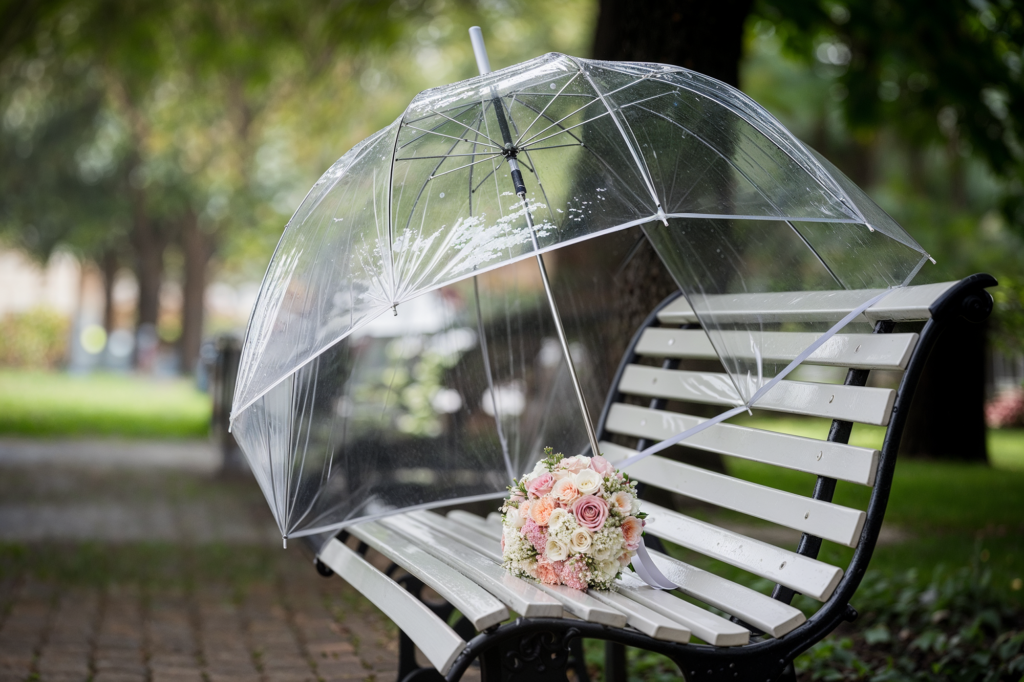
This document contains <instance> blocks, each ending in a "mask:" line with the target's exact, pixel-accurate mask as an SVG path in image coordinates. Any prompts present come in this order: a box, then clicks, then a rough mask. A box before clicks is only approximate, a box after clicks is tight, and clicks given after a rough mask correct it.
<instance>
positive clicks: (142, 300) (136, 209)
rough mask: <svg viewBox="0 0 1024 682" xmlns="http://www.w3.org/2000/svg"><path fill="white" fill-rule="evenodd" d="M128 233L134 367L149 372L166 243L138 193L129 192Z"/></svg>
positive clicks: (157, 318) (134, 191)
mask: <svg viewBox="0 0 1024 682" xmlns="http://www.w3.org/2000/svg"><path fill="white" fill-rule="evenodd" d="M132 204H133V206H132V212H133V215H132V229H131V234H130V236H129V239H130V241H131V245H132V249H133V251H134V252H135V279H136V280H137V281H138V285H139V300H138V308H137V313H136V322H135V367H136V368H137V369H140V370H142V371H151V370H152V369H153V364H154V362H155V360H156V348H157V336H156V328H157V322H158V321H159V318H160V285H161V283H162V282H163V276H164V250H165V249H166V247H167V241H166V239H165V238H164V237H163V235H162V234H160V231H159V230H158V229H157V226H156V225H155V224H154V222H153V220H152V219H151V218H150V216H149V215H148V214H147V212H146V205H145V196H144V194H143V192H142V191H141V190H133V191H132Z"/></svg>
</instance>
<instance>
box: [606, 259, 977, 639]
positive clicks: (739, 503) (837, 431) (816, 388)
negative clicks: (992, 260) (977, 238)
mask: <svg viewBox="0 0 1024 682" xmlns="http://www.w3.org/2000/svg"><path fill="white" fill-rule="evenodd" d="M992 284H994V280H992V278H990V277H988V276H977V275H976V276H973V277H972V278H968V279H967V280H963V281H962V282H960V283H957V282H949V283H943V284H933V285H925V286H916V287H907V288H906V289H903V290H899V291H896V292H894V293H892V294H891V295H889V296H887V297H886V298H885V299H883V300H882V301H880V302H879V303H878V304H877V305H876V306H875V307H872V308H869V309H868V310H867V311H866V312H865V313H864V318H866V319H867V321H869V322H871V323H873V325H874V333H870V334H865V333H840V334H838V335H837V336H835V337H833V339H832V340H831V341H829V342H828V343H826V344H825V345H824V346H822V347H821V348H820V349H819V350H818V351H817V352H815V353H814V354H813V355H812V356H811V357H810V358H809V359H808V360H807V361H806V363H805V364H811V365H824V366H831V367H842V368H846V369H847V370H848V371H847V374H846V381H845V382H844V384H842V385H837V384H825V383H811V382H805V381H792V380H783V381H782V382H781V383H780V384H779V385H778V386H777V387H776V388H775V389H773V390H772V391H771V392H769V393H768V394H766V395H765V396H764V398H763V399H762V400H761V401H760V402H759V403H758V404H757V408H759V409H763V410H771V411H774V412H779V413H787V414H792V415H807V416H814V417H824V418H827V419H831V420H832V425H831V428H830V429H829V433H828V436H827V438H825V439H824V440H819V439H815V438H807V437H802V436H794V435H787V434H782V433H776V432H771V431H765V430H760V429H754V428H747V427H742V426H736V425H733V424H729V423H722V424H717V425H715V426H712V427H710V428H708V429H706V430H704V431H702V432H700V433H698V434H697V435H695V436H693V437H691V438H690V439H688V440H687V441H686V442H685V443H683V445H685V446H686V447H688V448H694V449H697V450H703V451H707V452H711V453H717V454H719V455H725V456H728V457H736V458H741V459H746V460H752V461H756V462H761V463H764V464H768V465H773V466H777V467H783V468H786V469H792V470H797V471H802V472H806V473H808V474H813V475H814V476H817V477H818V478H817V483H816V485H815V486H814V489H813V491H812V490H808V491H807V493H808V494H807V495H798V494H793V493H791V492H786V491H782V490H777V489H774V488H771V487H767V486H763V485H758V484H755V483H751V482H748V481H745V480H741V479H739V478H735V477H732V476H729V475H726V474H722V473H717V472H714V471H710V470H707V469H703V468H700V467H697V466H693V465H690V464H686V463H683V462H680V461H675V460H673V459H670V458H668V457H663V456H660V455H652V456H649V457H647V458H646V459H643V460H641V461H639V462H637V463H635V464H633V465H632V466H631V467H630V468H629V469H628V473H629V474H630V476H631V477H632V478H634V479H635V480H637V481H640V482H641V483H643V484H646V485H650V486H656V487H658V488H662V489H665V490H668V491H671V492H673V493H678V494H681V495H684V496H686V497H689V498H693V499H695V500H699V501H701V502H703V503H707V504H711V505H715V506H717V507H720V508H723V509H726V510H731V511H733V512H740V513H742V514H745V515H748V516H752V517H756V518H757V519H761V520H763V521H767V522H770V523H772V524H777V525H779V526H783V527H785V528H788V529H792V531H796V532H798V533H794V537H795V536H796V534H802V537H801V540H800V542H799V546H798V547H797V548H796V550H795V551H794V550H793V549H789V548H785V547H779V546H776V545H774V544H772V543H769V542H765V541H762V540H757V539H753V538H751V537H747V536H745V535H743V534H741V533H738V532H735V531H734V530H730V529H728V528H723V527H720V526H717V525H715V524H713V523H709V522H707V521H701V520H698V519H696V518H692V517H691V516H688V515H686V514H683V513H679V512H677V511H673V510H670V509H665V508H661V507H658V506H656V505H652V504H649V503H645V507H646V509H645V511H648V512H649V513H650V514H651V516H652V519H653V523H651V524H650V525H649V526H648V528H647V531H648V533H649V534H650V535H654V536H655V537H659V538H661V539H664V540H668V541H671V542H673V543H675V544H677V545H680V546H682V547H684V548H686V549H688V550H691V551H693V552H697V553H699V554H702V555H704V556H706V557H710V558H712V559H716V560H718V561H721V562H724V563H726V564H731V565H732V566H735V567H737V568H740V569H742V570H744V571H746V572H748V573H751V574H753V575H756V576H759V577H761V578H764V579H767V580H769V581H771V582H772V583H775V588H774V590H773V596H775V597H776V599H779V600H781V601H784V602H787V603H788V602H789V601H790V600H791V599H792V597H793V595H794V594H795V593H801V594H804V595H807V596H809V597H812V598H814V599H816V600H819V601H822V602H827V601H829V600H830V599H832V598H833V597H837V598H839V599H841V600H843V603H842V604H841V606H842V608H843V609H845V608H846V602H845V600H846V599H848V598H849V596H850V595H851V594H852V592H853V590H855V589H856V586H857V584H858V583H859V580H860V577H861V575H862V574H863V570H864V568H865V567H866V564H867V561H868V560H869V558H870V554H871V551H872V548H873V547H874V544H875V541H876V540H877V535H878V531H879V528H880V525H881V515H882V514H884V509H885V502H886V500H887V497H888V491H889V485H890V483H891V475H892V464H893V462H894V458H895V455H896V448H897V447H898V444H899V437H900V435H901V434H900V432H901V430H902V424H903V421H904V419H905V414H903V413H904V412H905V411H906V409H907V407H909V400H910V396H911V394H912V391H913V385H914V383H916V375H917V374H919V372H920V366H921V364H923V361H924V357H926V356H927V352H928V350H929V349H930V345H929V344H930V343H931V342H932V341H933V338H932V337H933V336H934V335H935V334H936V333H937V331H936V330H935V329H934V322H935V320H932V318H933V316H935V315H936V314H938V313H941V315H940V316H941V317H943V318H956V317H959V314H962V313H964V312H965V309H964V306H965V305H966V306H967V310H966V311H967V312H968V313H969V312H970V310H971V309H972V308H971V306H972V305H973V306H974V308H973V309H977V308H978V307H979V306H980V307H981V308H984V307H985V302H984V300H982V301H981V302H980V303H979V302H978V301H973V302H968V303H965V300H967V299H970V298H971V296H975V297H977V296H978V295H980V296H983V297H987V296H988V295H987V293H985V292H984V291H983V287H985V286H991V285H992ZM846 299H850V300H846ZM862 300H864V298H863V294H862V293H858V294H856V295H855V296H847V295H845V292H827V293H821V294H816V293H811V294H809V293H807V292H798V293H796V294H786V293H780V294H749V295H738V296H732V297H730V300H729V304H730V308H729V310H728V313H727V314H728V315H734V316H735V317H734V319H733V321H735V322H743V321H748V320H750V319H751V318H756V319H759V320H761V321H774V322H794V321H799V322H808V321H812V322H831V321H835V320H838V319H841V318H842V317H843V316H844V315H845V314H847V313H849V312H850V310H852V309H853V308H854V307H856V305H857V303H858V301H862ZM794 301H800V305H799V307H796V306H794ZM988 301H989V302H990V301H991V299H990V298H989V299H988ZM950 306H952V308H950ZM722 308H723V306H717V308H716V309H718V310H722ZM950 309H952V310H953V312H955V313H957V314H956V315H952V316H951V315H950V314H949V310H950ZM989 309H990V307H989ZM976 312H977V310H976ZM981 312H983V313H984V315H987V310H983V311H981ZM984 315H981V317H982V318H983V317H984ZM719 319H723V318H722V316H721V315H720V316H719ZM897 321H900V322H905V321H926V322H927V324H926V325H925V328H924V330H922V332H921V333H920V334H919V333H914V332H901V333H893V329H894V326H895V322H897ZM787 326H788V325H779V328H780V331H771V332H765V333H764V334H763V336H762V340H763V346H764V348H762V349H761V351H762V355H763V357H764V358H765V359H766V360H774V361H782V362H788V361H789V360H792V359H793V358H795V357H796V356H797V355H798V354H799V353H800V352H801V351H802V350H803V349H804V348H806V347H807V346H808V345H809V344H810V343H811V342H812V341H813V340H814V339H815V338H817V336H818V334H815V333H806V332H799V331H784V329H785V328H786V327H787ZM724 333H726V334H728V333H729V332H724ZM736 333H741V332H736ZM926 336H927V337H928V339H925V337H926ZM924 341H927V343H923V342H924ZM734 345H738V344H734ZM926 345H927V346H928V348H925V347H924V346H926ZM918 354H923V356H922V357H918ZM714 359H717V356H716V354H715V351H714V349H713V348H712V345H711V342H710V340H709V339H708V336H707V335H706V333H705V332H704V330H703V329H702V328H701V327H700V325H699V323H698V321H697V318H696V315H695V314H694V312H693V310H692V309H691V308H690V306H689V305H688V304H687V302H686V299H685V298H683V297H682V296H679V295H676V296H674V297H669V299H666V301H664V302H663V303H662V304H661V305H660V306H659V307H658V308H657V309H656V310H655V311H654V312H653V313H652V314H651V316H650V317H649V318H648V319H647V321H646V322H645V323H644V325H643V326H642V328H641V329H640V330H639V331H638V332H637V334H636V335H635V337H634V338H633V341H632V343H631V346H630V350H629V351H627V353H626V356H625V357H624V358H623V362H622V365H621V366H620V368H619V372H618V375H617V377H616V380H615V382H616V383H615V385H616V387H617V390H616V391H613V392H612V394H611V395H610V396H609V400H608V402H607V403H606V405H605V407H604V410H603V412H602V415H601V420H600V423H599V427H598V429H599V435H598V437H599V439H600V440H601V447H602V451H603V453H604V455H605V456H606V457H608V458H609V459H611V460H613V461H617V460H622V459H624V458H626V457H628V456H630V455H632V454H635V453H636V452H637V451H638V450H641V449H643V448H645V447H648V446H650V445H651V444H653V443H656V442H658V441H661V440H664V439H666V438H669V437H671V436H673V435H675V434H676V433H679V432H681V431H683V430H684V429H686V428H689V427H691V426H693V425H695V424H697V423H699V422H700V421H701V420H702V418H700V417H697V416H694V415H689V414H685V413H684V412H683V411H681V410H680V409H679V403H683V404H693V403H704V404H713V405H723V406H731V405H733V404H734V403H733V402H731V401H730V398H731V396H733V395H734V394H735V389H733V388H731V382H730V380H729V378H728V377H727V376H726V375H725V374H724V373H723V372H721V371H719V372H714V371H710V372H709V371H692V370H684V369H679V364H680V362H681V361H687V360H714ZM911 365H914V367H913V368H912V371H907V370H908V368H909V367H911ZM870 370H894V371H904V372H905V375H904V379H903V383H902V384H901V386H900V389H899V390H898V391H897V390H893V389H888V388H872V387H868V386H866V383H867V378H868V373H869V372H870ZM719 385H721V387H722V390H721V391H717V390H716V389H715V387H716V386H719ZM894 407H895V408H896V410H895V411H896V413H899V414H900V416H901V418H900V419H899V420H897V421H898V423H897V424H892V422H893V419H894V417H893V415H894ZM671 408H676V409H671ZM722 409H725V408H724V407H723V408H722ZM854 423H863V424H873V425H876V426H883V427H890V428H889V433H888V434H887V438H886V441H885V446H884V447H883V448H882V450H881V451H880V450H875V449H872V448H866V447H858V446H853V445H849V444H848V441H849V437H850V432H851V428H852V425H853V424H854ZM891 424H892V426H891ZM893 426H894V427H895V428H893ZM893 440H894V441H895V442H892V441H893ZM887 457H888V459H889V460H892V461H886V458H887ZM837 481H845V482H849V483H852V484H856V485H859V486H867V487H878V488H880V489H879V490H874V491H873V493H872V495H871V497H870V500H871V501H870V502H869V504H868V506H867V508H866V509H856V508H850V507H845V506H841V505H838V504H833V503H832V502H831V500H832V496H833V492H834V490H835V486H836V482H837ZM822 540H828V541H831V542H834V543H837V544H839V545H844V546H846V547H852V548H858V550H857V551H856V552H855V554H854V558H853V560H852V561H851V563H850V564H849V565H847V566H846V567H839V566H833V565H830V564H828V563H825V562H823V561H820V560H818V559H817V555H818V551H819V548H820V546H821V542H822ZM847 574H850V575H848V577H847V579H846V580H845V581H844V580H843V578H844V575H847ZM841 583H842V584H843V585H844V589H843V590H842V594H841V595H838V594H837V588H838V587H839V586H840V585H841ZM833 611H834V609H833ZM835 618H836V616H835V614H833V616H832V620H835ZM836 622H838V621H836ZM832 627H834V624H833V625H832Z"/></svg>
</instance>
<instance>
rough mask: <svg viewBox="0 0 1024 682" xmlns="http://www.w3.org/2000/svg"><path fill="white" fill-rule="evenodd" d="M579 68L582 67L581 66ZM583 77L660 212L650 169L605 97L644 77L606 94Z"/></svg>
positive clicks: (588, 77)
mask: <svg viewBox="0 0 1024 682" xmlns="http://www.w3.org/2000/svg"><path fill="white" fill-rule="evenodd" d="M570 59H572V57H570ZM574 61H575V60H574ZM581 69H582V67H581ZM583 77H584V78H586V79H587V81H588V82H589V83H590V87H592V88H594V92H595V93H596V94H597V96H598V97H600V98H601V103H602V104H604V106H605V108H606V109H607V110H608V113H609V114H611V118H612V121H613V122H614V123H615V127H616V128H618V130H619V134H620V135H621V136H622V141H623V142H625V143H626V148H627V149H629V153H630V155H631V156H632V157H633V161H634V162H635V163H636V165H637V168H638V170H639V171H640V174H641V175H642V176H643V178H644V182H646V183H647V189H648V190H649V191H650V193H651V199H653V200H654V203H655V206H656V207H657V208H658V212H659V213H661V212H662V210H661V201H660V200H659V199H658V193H657V192H656V191H655V189H654V183H653V182H652V181H651V174H650V171H649V170H648V169H647V166H646V164H644V162H643V160H642V159H641V158H640V155H639V154H638V153H637V150H635V149H633V145H632V144H630V142H629V137H628V136H627V135H626V131H625V130H623V128H622V123H621V122H620V121H619V118H618V117H617V116H616V115H615V114H614V113H613V112H612V108H611V105H610V104H609V103H608V99H607V97H610V96H612V95H614V94H615V93H616V92H620V91H622V90H624V89H625V88H627V87H630V86H632V85H636V84H637V83H639V82H641V81H643V80H645V79H644V78H638V79H636V80H635V81H633V82H632V83H627V84H626V85H623V86H622V87H621V88H617V89H615V90H612V91H611V92H609V93H608V94H607V96H606V95H604V94H603V93H602V92H601V91H600V90H599V89H598V87H597V83H595V82H594V81H593V79H592V78H591V77H590V75H589V74H587V73H584V74H583Z"/></svg>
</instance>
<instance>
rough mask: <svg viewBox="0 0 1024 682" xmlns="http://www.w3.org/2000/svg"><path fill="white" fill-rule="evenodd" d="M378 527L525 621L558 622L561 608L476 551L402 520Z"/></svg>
mask: <svg viewBox="0 0 1024 682" xmlns="http://www.w3.org/2000/svg"><path fill="white" fill-rule="evenodd" d="M380 523H381V524H383V525H385V526H387V527H388V528H391V529H392V530H394V531H395V532H397V533H400V534H402V535H404V536H405V537H406V538H407V539H409V540H410V541H412V542H415V543H418V544H419V545H420V546H421V547H422V548H423V549H424V550H426V551H427V552H430V553H431V554H433V555H434V557H436V558H437V559H439V560H441V561H443V562H445V563H446V564H448V565H449V566H451V567H452V568H454V569H456V570H458V571H460V572H461V573H463V574H464V575H466V576H467V577H468V578H470V579H472V580H474V581H476V583H477V584H479V585H480V586H481V587H483V588H484V589H485V590H487V591H488V592H490V593H491V594H493V595H494V596H495V597H497V598H498V599H500V600H501V601H502V602H504V603H505V604H506V605H507V606H508V607H509V608H510V609H512V610H513V611H515V612H516V613H518V614H519V615H521V616H524V617H526V618H558V617H560V616H561V615H562V612H563V610H562V604H561V602H559V601H558V600H556V599H555V598H554V597H552V596H550V595H548V594H545V593H544V592H542V591H541V590H539V589H537V587H536V586H535V585H533V584H531V583H528V582H527V581H525V580H520V579H519V578H516V577H515V576H513V575H512V574H511V573H509V572H508V571H506V570H505V569H504V568H502V567H501V566H499V565H498V564H496V563H495V562H494V561H493V560H492V559H488V558H487V557H485V556H484V555H483V554H480V553H479V552H477V551H476V550H473V549H470V548H468V547H466V546H464V545H462V544H460V543H457V542H451V541H450V540H449V539H448V536H446V535H444V534H443V533H439V532H437V531H436V530H435V529H433V528H429V527H427V526H424V525H422V524H421V523H419V522H418V521H416V520H414V519H410V518H406V517H404V516H393V517H388V518H385V519H381V521H380Z"/></svg>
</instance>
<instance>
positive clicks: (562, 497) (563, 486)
mask: <svg viewBox="0 0 1024 682" xmlns="http://www.w3.org/2000/svg"><path fill="white" fill-rule="evenodd" d="M551 495H552V496H554V497H555V498H557V499H558V501H559V502H561V503H563V504H569V503H570V502H572V501H573V500H575V499H576V498H577V497H579V496H580V489H579V488H577V487H576V481H574V480H573V479H572V478H563V479H562V480H560V481H558V482H557V483H555V486H554V487H553V488H552V489H551Z"/></svg>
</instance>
